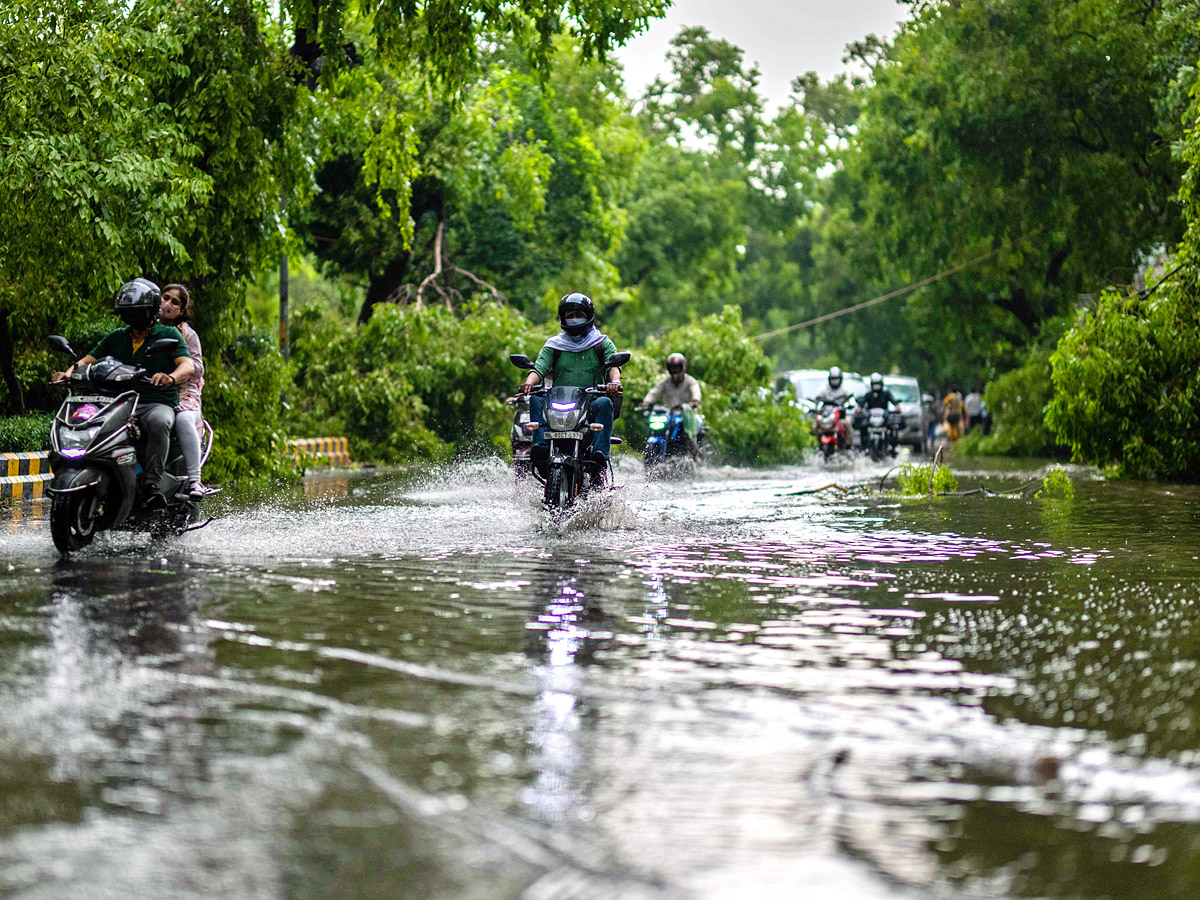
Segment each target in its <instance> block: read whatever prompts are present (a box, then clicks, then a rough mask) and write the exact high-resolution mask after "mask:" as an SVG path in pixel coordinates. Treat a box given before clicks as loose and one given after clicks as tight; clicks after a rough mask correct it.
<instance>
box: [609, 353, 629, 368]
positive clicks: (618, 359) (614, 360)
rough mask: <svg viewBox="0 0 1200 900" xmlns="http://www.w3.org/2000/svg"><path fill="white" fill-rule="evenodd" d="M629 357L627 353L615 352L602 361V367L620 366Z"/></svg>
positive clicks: (627, 360)
mask: <svg viewBox="0 0 1200 900" xmlns="http://www.w3.org/2000/svg"><path fill="white" fill-rule="evenodd" d="M629 357H630V354H629V353H617V354H615V355H613V356H610V357H609V358H608V359H606V360H605V361H604V368H606V369H611V368H612V367H613V366H616V367H617V368H620V367H621V366H623V365H625V363H627V362H629Z"/></svg>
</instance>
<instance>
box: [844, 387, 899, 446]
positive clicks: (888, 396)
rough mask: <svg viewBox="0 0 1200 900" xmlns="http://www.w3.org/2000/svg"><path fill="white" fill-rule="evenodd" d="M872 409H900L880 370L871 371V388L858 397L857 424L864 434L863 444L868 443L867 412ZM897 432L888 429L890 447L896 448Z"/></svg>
mask: <svg viewBox="0 0 1200 900" xmlns="http://www.w3.org/2000/svg"><path fill="white" fill-rule="evenodd" d="M872 409H882V410H883V411H884V412H891V411H892V410H899V409H900V403H899V401H897V400H896V398H895V396H894V395H893V394H892V392H891V391H889V390H888V389H887V388H885V387H884V386H883V376H882V375H880V374H879V373H878V372H872V373H871V389H870V390H869V391H867V393H865V394H863V395H862V396H861V397H859V398H858V410H857V411H856V412H855V414H854V420H855V425H856V426H857V427H858V430H859V433H860V435H861V436H862V442H863V446H866V445H867V413H868V411H870V410H872ZM896 437H897V435H896V433H895V431H894V430H893V429H891V428H889V429H888V449H889V450H895V449H896Z"/></svg>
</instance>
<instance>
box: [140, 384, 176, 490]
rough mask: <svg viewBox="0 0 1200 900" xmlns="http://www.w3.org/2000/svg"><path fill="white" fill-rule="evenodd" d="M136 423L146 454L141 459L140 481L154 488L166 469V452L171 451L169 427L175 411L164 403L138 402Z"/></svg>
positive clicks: (173, 421) (172, 422) (173, 420)
mask: <svg viewBox="0 0 1200 900" xmlns="http://www.w3.org/2000/svg"><path fill="white" fill-rule="evenodd" d="M137 423H138V425H140V426H141V429H142V435H143V436H144V437H145V440H146V453H145V456H144V458H143V459H142V479H143V480H144V481H145V482H147V483H148V484H150V485H151V486H155V485H157V484H158V482H159V479H161V478H162V474H163V470H164V469H165V468H166V467H167V452H168V451H169V450H170V449H171V426H172V425H174V424H175V410H174V409H172V408H171V407H169V406H167V404H165V403H146V402H145V401H142V400H139V401H138V411H137Z"/></svg>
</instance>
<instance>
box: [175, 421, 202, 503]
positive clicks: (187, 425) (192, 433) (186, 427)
mask: <svg viewBox="0 0 1200 900" xmlns="http://www.w3.org/2000/svg"><path fill="white" fill-rule="evenodd" d="M175 440H177V441H179V449H180V450H181V451H182V452H183V464H184V465H185V466H187V474H188V484H189V485H192V484H195V483H196V482H197V481H199V480H200V410H198V409H177V410H175Z"/></svg>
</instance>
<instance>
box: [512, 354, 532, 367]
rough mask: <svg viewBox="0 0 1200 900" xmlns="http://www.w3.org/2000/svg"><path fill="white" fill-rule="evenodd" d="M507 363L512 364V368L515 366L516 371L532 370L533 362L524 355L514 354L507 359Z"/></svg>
mask: <svg viewBox="0 0 1200 900" xmlns="http://www.w3.org/2000/svg"><path fill="white" fill-rule="evenodd" d="M508 361H509V362H510V363H512V364H513V365H514V366H516V367H517V368H518V369H532V368H533V360H531V359H530V358H529V357H528V356H526V355H525V354H524V353H514V354H512V355H511V356H510V357H509V358H508Z"/></svg>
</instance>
